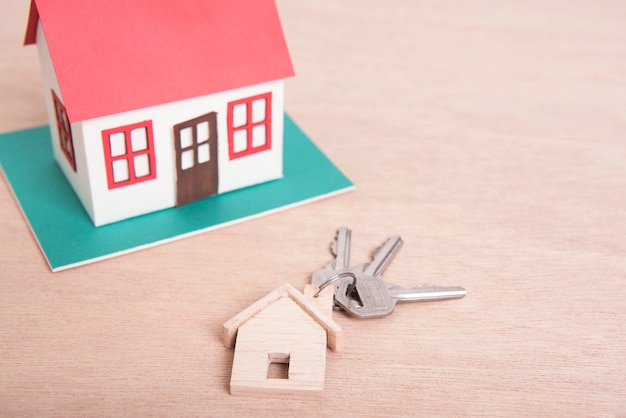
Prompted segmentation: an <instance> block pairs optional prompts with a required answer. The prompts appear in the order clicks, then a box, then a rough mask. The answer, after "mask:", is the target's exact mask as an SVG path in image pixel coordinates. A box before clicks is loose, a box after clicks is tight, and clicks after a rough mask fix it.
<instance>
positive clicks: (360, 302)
mask: <svg viewBox="0 0 626 418" xmlns="http://www.w3.org/2000/svg"><path fill="white" fill-rule="evenodd" d="M351 235H352V232H351V231H350V229H348V228H346V227H341V228H339V229H338V230H337V236H336V237H335V240H334V241H333V244H332V246H331V251H332V253H333V255H334V259H333V260H331V261H330V262H329V263H328V264H326V266H324V267H323V268H321V269H319V270H317V271H315V272H314V273H313V276H312V280H311V283H312V284H314V285H315V286H317V287H318V288H319V291H318V292H317V294H316V295H315V296H317V295H319V293H320V292H321V291H322V290H323V289H324V288H325V287H327V286H330V285H333V286H334V288H335V289H334V301H335V305H336V306H337V307H339V308H341V309H343V310H344V311H346V312H347V313H349V314H350V315H352V316H354V317H357V318H377V317H381V316H386V315H389V314H391V313H392V312H393V311H394V309H395V307H396V304H397V303H398V302H413V301H430V300H444V299H457V298H462V297H463V296H465V295H466V294H467V290H465V289H464V288H462V287H460V286H435V285H422V286H418V287H414V288H410V289H407V288H404V287H402V286H397V285H394V284H392V283H387V282H385V281H384V280H383V278H382V274H383V272H384V271H385V269H386V268H387V266H389V264H390V263H391V261H392V260H393V258H394V257H395V256H396V254H398V252H399V251H400V248H401V247H402V243H403V241H402V239H401V238H400V237H398V236H394V237H391V238H389V239H388V240H387V241H386V242H385V243H384V244H383V245H382V246H380V247H378V248H377V249H376V251H374V255H373V259H372V261H371V262H369V263H365V264H361V265H358V266H356V267H350V243H351Z"/></svg>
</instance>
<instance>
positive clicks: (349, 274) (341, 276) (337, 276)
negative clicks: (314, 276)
mask: <svg viewBox="0 0 626 418" xmlns="http://www.w3.org/2000/svg"><path fill="white" fill-rule="evenodd" d="M346 277H352V288H354V287H355V286H356V274H354V273H352V272H350V271H342V272H341V273H337V274H335V275H334V276H332V277H331V278H330V279H328V280H326V281H325V282H324V283H322V285H321V286H320V288H319V289H318V291H317V292H316V293H315V294H314V295H313V297H314V298H316V297H318V296H319V295H320V293H321V292H322V290H324V288H325V287H326V286H328V285H329V284H331V283H334V282H336V281H337V280H341V279H345V278H346Z"/></svg>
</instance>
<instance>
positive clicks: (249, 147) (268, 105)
mask: <svg viewBox="0 0 626 418" xmlns="http://www.w3.org/2000/svg"><path fill="white" fill-rule="evenodd" d="M257 100H265V119H263V120H261V121H257V122H253V121H252V104H253V103H254V102H255V101H257ZM241 104H245V106H246V121H245V123H244V124H243V125H241V126H235V120H234V111H235V106H237V105H241ZM227 119H228V121H227V123H228V155H229V157H230V159H231V160H234V159H235V158H240V157H245V156H247V155H251V154H256V153H257V152H261V151H265V150H268V149H271V148H272V93H271V92H268V93H263V94H259V95H257V96H252V97H247V98H245V99H240V100H236V101H233V102H229V103H228V116H227ZM259 126H265V143H264V144H262V145H259V146H256V147H255V146H253V144H254V142H253V129H254V128H256V127H259ZM239 131H245V133H246V148H245V149H243V150H241V151H236V150H235V134H236V133H237V132H239Z"/></svg>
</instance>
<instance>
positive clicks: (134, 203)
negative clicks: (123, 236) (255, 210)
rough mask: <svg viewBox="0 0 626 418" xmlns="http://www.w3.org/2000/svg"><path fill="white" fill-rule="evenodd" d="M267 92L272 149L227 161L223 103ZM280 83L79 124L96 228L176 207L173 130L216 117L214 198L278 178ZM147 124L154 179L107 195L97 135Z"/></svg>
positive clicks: (281, 95) (280, 160)
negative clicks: (198, 119)
mask: <svg viewBox="0 0 626 418" xmlns="http://www.w3.org/2000/svg"><path fill="white" fill-rule="evenodd" d="M267 92H272V110H271V111H272V147H271V149H270V150H267V151H262V152H259V153H256V154H252V155H248V156H245V157H241V158H237V159H234V160H230V159H229V155H228V127H227V109H228V102H230V101H234V100H239V99H243V98H247V97H251V96H256V95H258V94H262V93H267ZM283 95H284V82H283V81H282V80H280V81H273V82H269V83H263V84H259V85H255V86H250V87H245V88H240V89H235V90H230V91H227V92H222V93H217V94H211V95H207V96H201V97H197V98H193V99H189V100H184V101H179V102H174V103H168V104H164V105H159V106H153V107H148V108H144V109H139V110H135V111H131V112H124V113H120V114H116V115H112V116H106V117H101V118H95V119H90V120H87V121H84V122H83V123H82V124H81V133H82V136H83V138H85V140H84V146H85V155H86V157H87V166H88V172H89V174H88V177H89V179H90V182H91V191H92V199H93V208H94V210H93V213H94V215H93V220H94V223H95V224H96V226H99V225H103V224H107V223H111V222H115V221H118V220H121V219H126V218H129V217H132V216H137V215H141V214H145V213H149V212H153V211H156V210H161V209H165V208H169V207H172V206H175V203H176V155H175V148H174V129H173V127H174V125H176V124H178V123H181V122H185V121H187V120H189V119H193V118H195V117H198V116H201V115H204V114H206V113H209V112H217V134H218V159H219V163H218V167H219V168H218V176H219V187H218V192H219V193H224V192H228V191H231V190H235V189H239V188H242V187H246V186H250V185H253V184H258V183H261V182H265V181H269V180H274V179H278V178H281V177H282V168H283V160H282V157H283V112H284V98H283ZM146 120H151V121H152V127H153V134H154V147H155V152H156V171H157V177H156V179H153V180H147V181H144V182H140V183H137V184H133V185H129V186H124V187H119V188H115V189H111V190H109V188H108V183H107V174H106V166H105V156H104V148H103V144H102V131H103V130H106V129H111V128H117V127H120V126H125V125H130V124H134V123H138V122H143V121H146Z"/></svg>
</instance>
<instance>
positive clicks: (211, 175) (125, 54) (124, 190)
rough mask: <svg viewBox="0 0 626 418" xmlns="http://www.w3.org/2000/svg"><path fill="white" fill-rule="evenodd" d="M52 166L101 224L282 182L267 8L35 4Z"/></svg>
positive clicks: (274, 46) (285, 57)
mask: <svg viewBox="0 0 626 418" xmlns="http://www.w3.org/2000/svg"><path fill="white" fill-rule="evenodd" d="M25 44H36V45H37V48H38V51H39V59H40V62H41V67H42V73H43V84H44V88H45V94H44V98H45V102H46V106H47V110H48V115H49V122H50V128H51V136H52V148H53V151H54V156H55V159H56V161H57V163H58V165H59V166H60V168H61V170H62V171H63V173H64V174H65V176H66V177H67V179H68V181H69V183H70V184H71V185H72V187H73V188H74V190H75V191H76V194H77V195H78V197H79V198H80V200H81V202H82V204H83V206H84V207H85V209H86V211H87V212H88V214H89V216H90V217H91V219H92V220H93V222H94V224H95V225H96V226H99V225H104V224H107V223H111V222H115V221H119V220H122V219H126V218H129V217H133V216H137V215H141V214H145V213H149V212H153V211H157V210H161V209H165V208H169V207H173V206H180V205H184V204H187V203H190V202H193V201H195V200H198V199H202V198H204V197H207V196H210V195H214V194H217V193H224V192H228V191H232V190H235V189H239V188H242V187H247V186H250V185H254V184H258V183H261V182H266V181H269V180H274V179H279V178H281V177H282V167H283V160H282V159H283V114H284V105H283V89H284V79H285V78H287V77H290V76H292V75H293V74H294V72H293V67H292V64H291V59H290V57H289V52H288V49H287V45H286V42H285V39H284V36H283V31H282V27H281V24H280V19H279V15H278V12H277V9H276V6H275V4H274V0H249V1H245V2H234V1H221V0H186V1H176V0H162V1H158V2H155V1H148V0H133V1H126V0H124V1H121V0H106V1H104V0H94V1H85V2H81V1H75V0H33V1H32V3H31V9H30V16H29V21H28V26H27V30H26V37H25Z"/></svg>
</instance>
